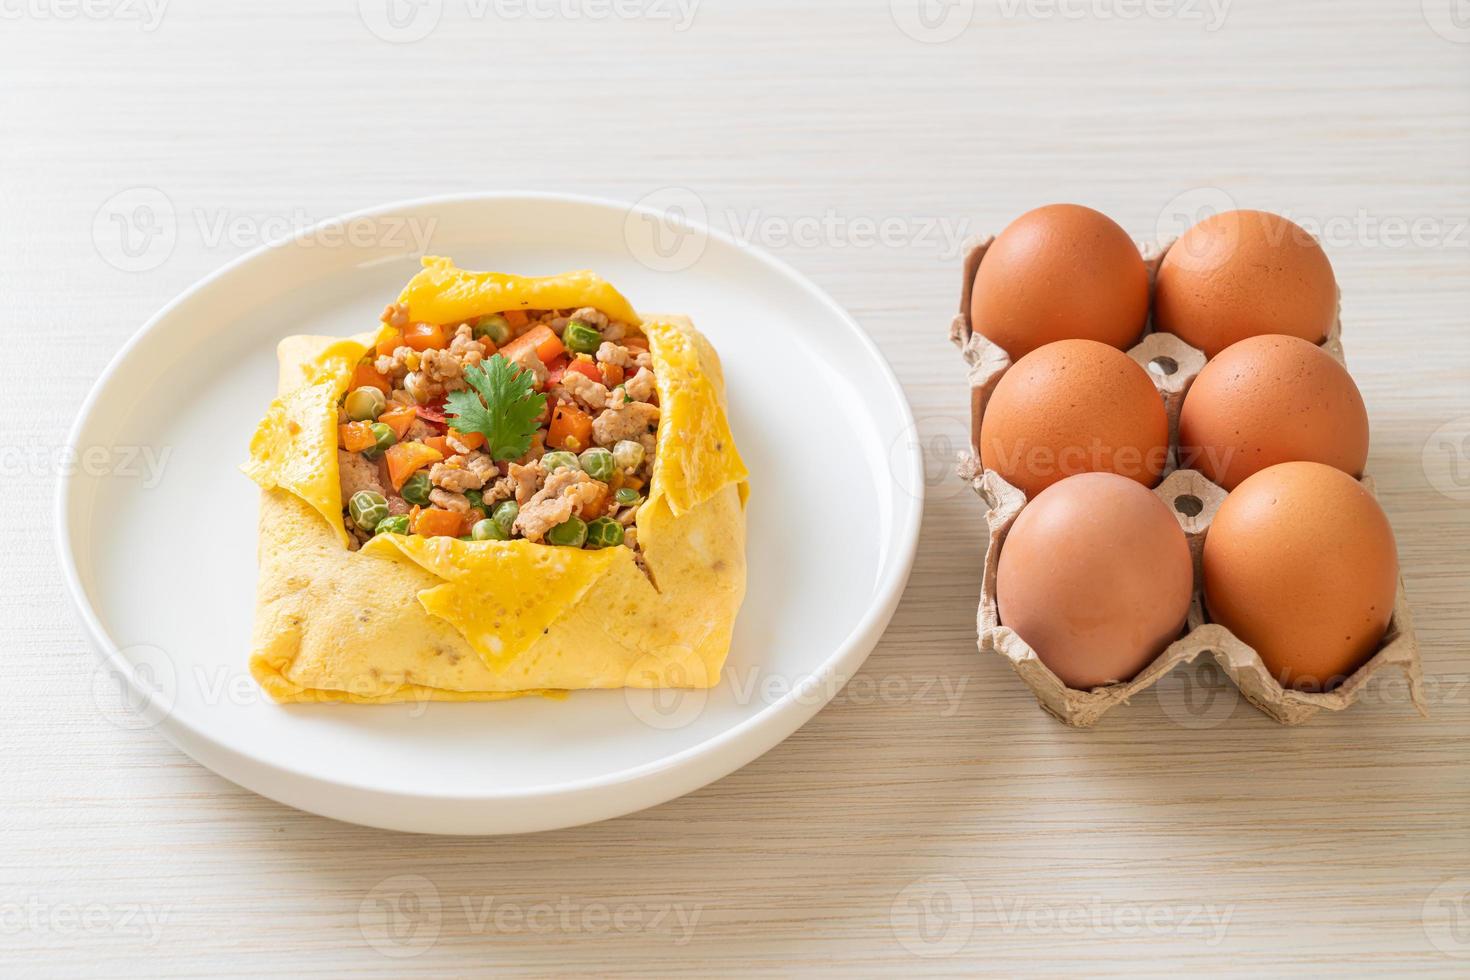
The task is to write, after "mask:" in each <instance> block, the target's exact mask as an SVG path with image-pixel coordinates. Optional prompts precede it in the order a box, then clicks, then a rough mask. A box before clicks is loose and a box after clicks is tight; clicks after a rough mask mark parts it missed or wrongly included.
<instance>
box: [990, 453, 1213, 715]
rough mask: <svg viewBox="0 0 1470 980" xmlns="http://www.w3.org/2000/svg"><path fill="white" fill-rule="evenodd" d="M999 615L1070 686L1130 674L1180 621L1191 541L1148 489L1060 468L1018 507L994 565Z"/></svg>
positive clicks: (1169, 638) (1188, 585)
mask: <svg viewBox="0 0 1470 980" xmlns="http://www.w3.org/2000/svg"><path fill="white" fill-rule="evenodd" d="M995 586H996V603H997V605H998V607H999V613H1000V621H1001V624H1002V625H1004V626H1008V627H1010V628H1011V629H1013V630H1015V631H1016V633H1017V635H1019V636H1020V637H1021V639H1023V640H1025V641H1026V643H1027V644H1028V645H1029V646H1030V647H1031V649H1033V650H1035V651H1036V655H1037V656H1038V657H1040V658H1041V661H1042V663H1044V664H1046V665H1047V666H1048V667H1050V668H1051V671H1052V673H1054V674H1056V675H1057V677H1059V678H1061V680H1062V682H1063V683H1064V684H1066V685H1067V686H1068V687H1072V688H1076V689H1078V690H1086V689H1087V688H1091V687H1097V686H1098V685H1101V684H1108V683H1111V682H1113V681H1126V680H1130V679H1131V678H1132V677H1133V676H1134V675H1135V674H1137V673H1138V672H1139V671H1140V670H1142V669H1143V668H1144V667H1146V666H1148V664H1149V663H1150V662H1151V661H1152V660H1153V659H1154V658H1155V657H1157V656H1158V655H1159V654H1160V653H1162V652H1163V650H1164V648H1165V647H1167V646H1168V645H1169V644H1170V643H1171V642H1173V641H1174V640H1175V639H1177V638H1178V637H1179V634H1180V632H1181V631H1182V630H1183V629H1184V619H1185V616H1186V615H1187V614H1188V612H1189V601H1190V597H1191V595H1192V594H1193V591H1194V582H1193V566H1192V563H1191V561H1190V557H1189V544H1188V542H1187V541H1186V540H1185V538H1184V532H1183V530H1181V529H1180V527H1179V522H1178V520H1177V519H1176V518H1175V517H1174V514H1173V513H1172V512H1171V511H1170V510H1169V508H1168V507H1167V506H1166V505H1165V504H1164V502H1163V501H1161V500H1160V499H1159V498H1158V497H1156V496H1155V495H1154V494H1153V493H1152V492H1150V491H1148V490H1145V489H1144V488H1143V487H1142V486H1140V485H1139V484H1137V483H1135V482H1134V481H1132V480H1129V479H1125V478H1124V477H1121V476H1116V475H1114V474H1112V473H1084V474H1082V475H1081V476H1073V477H1068V478H1067V479H1065V480H1063V481H1061V482H1060V483H1058V484H1056V485H1055V486H1053V487H1050V488H1048V489H1047V490H1046V491H1045V492H1044V493H1042V494H1040V495H1039V496H1037V498H1036V499H1035V500H1033V501H1031V502H1030V503H1028V504H1027V505H1026V506H1025V507H1024V508H1022V509H1021V513H1020V515H1019V516H1018V517H1017V518H1016V522H1015V524H1013V525H1011V530H1010V533H1008V534H1007V535H1006V538H1005V541H1004V543H1003V544H1002V546H1001V552H1000V561H999V565H998V567H997V569H996V579H995Z"/></svg>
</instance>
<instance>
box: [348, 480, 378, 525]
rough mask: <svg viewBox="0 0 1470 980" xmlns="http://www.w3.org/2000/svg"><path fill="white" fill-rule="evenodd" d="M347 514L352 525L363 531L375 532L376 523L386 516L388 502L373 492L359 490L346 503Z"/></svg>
mask: <svg viewBox="0 0 1470 980" xmlns="http://www.w3.org/2000/svg"><path fill="white" fill-rule="evenodd" d="M347 513H348V516H350V517H351V518H352V523H354V524H356V525H357V526H358V527H360V528H362V529H363V530H364V531H369V532H371V531H375V530H377V527H378V523H379V522H380V521H382V520H383V519H384V518H386V517H387V516H388V501H387V498H385V497H384V496H383V495H382V494H381V493H378V492H377V491H375V490H359V491H357V493H354V494H353V495H352V499H351V500H349V501H347Z"/></svg>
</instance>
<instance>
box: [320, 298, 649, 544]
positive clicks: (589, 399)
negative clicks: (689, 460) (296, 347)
mask: <svg viewBox="0 0 1470 980" xmlns="http://www.w3.org/2000/svg"><path fill="white" fill-rule="evenodd" d="M382 319H383V322H384V324H386V325H387V327H388V330H387V331H386V332H385V333H384V336H383V339H382V340H381V341H379V343H378V344H377V347H376V349H375V350H372V351H369V352H368V353H367V355H366V356H365V357H364V358H363V359H362V361H361V362H360V363H359V364H358V365H357V367H356V369H355V371H354V374H353V378H352V382H351V384H349V386H348V390H347V393H346V394H345V395H344V396H343V398H342V402H341V404H340V406H339V407H338V412H337V416H338V417H337V422H338V427H337V431H338V440H337V443H338V452H337V460H338V467H339V470H340V473H341V481H342V505H343V511H344V521H345V523H346V525H347V529H348V530H349V531H350V532H351V533H352V535H353V538H354V546H358V545H360V544H361V543H362V542H364V541H366V540H367V539H368V538H371V537H372V536H373V535H375V534H421V535H426V536H437V535H450V536H454V537H458V538H462V539H464V540H468V541H508V540H511V539H515V538H522V539H525V540H527V541H536V542H544V543H546V544H551V545H559V546H563V547H572V548H608V547H616V546H624V547H629V548H632V549H634V552H635V554H637V552H638V528H637V513H638V508H639V506H640V505H641V504H642V503H643V501H644V499H645V495H646V493H647V488H648V484H649V480H650V478H651V476H652V473H653V457H654V452H655V450H656V448H657V447H656V445H655V433H656V432H657V429H658V418H659V405H658V392H657V389H656V386H655V384H654V374H653V359H652V357H651V356H650V354H649V352H648V339H647V338H646V337H644V336H643V335H642V334H641V333H639V332H638V331H637V330H636V328H634V327H632V326H630V325H628V324H626V323H620V322H618V321H616V320H610V319H609V318H608V317H607V316H606V315H605V314H603V313H602V312H600V311H599V310H596V309H592V308H591V307H585V308H583V309H578V310H524V311H522V310H511V311H507V312H504V313H496V314H491V315H489V316H483V317H480V318H478V319H476V320H473V321H470V322H466V323H458V324H429V323H414V322H411V321H410V320H409V317H408V311H407V309H406V308H405V307H404V306H403V305H401V304H394V305H391V306H389V307H388V308H387V309H386V310H384V311H383V317H382Z"/></svg>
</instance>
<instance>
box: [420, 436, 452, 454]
mask: <svg viewBox="0 0 1470 980" xmlns="http://www.w3.org/2000/svg"><path fill="white" fill-rule="evenodd" d="M424 445H426V446H428V447H429V448H430V449H432V450H434V452H436V453H438V454H439V455H440V456H445V457H448V456H453V455H454V447H453V446H451V445H449V437H448V436H428V437H427V438H425V439H424Z"/></svg>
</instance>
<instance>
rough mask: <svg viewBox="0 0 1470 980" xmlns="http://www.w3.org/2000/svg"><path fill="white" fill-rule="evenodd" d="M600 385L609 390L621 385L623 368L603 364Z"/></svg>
mask: <svg viewBox="0 0 1470 980" xmlns="http://www.w3.org/2000/svg"><path fill="white" fill-rule="evenodd" d="M602 383H603V384H605V385H607V386H608V387H609V388H616V387H617V386H618V385H620V384H622V383H623V366H622V365H621V364H604V365H603V366H602Z"/></svg>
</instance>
